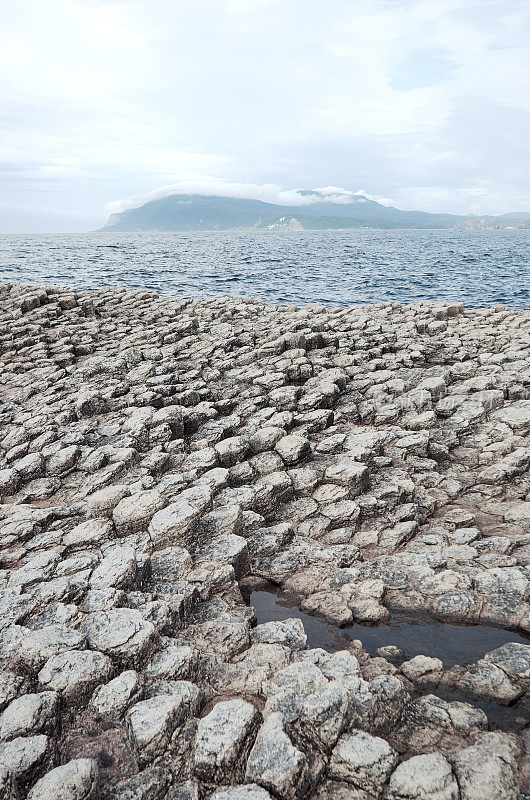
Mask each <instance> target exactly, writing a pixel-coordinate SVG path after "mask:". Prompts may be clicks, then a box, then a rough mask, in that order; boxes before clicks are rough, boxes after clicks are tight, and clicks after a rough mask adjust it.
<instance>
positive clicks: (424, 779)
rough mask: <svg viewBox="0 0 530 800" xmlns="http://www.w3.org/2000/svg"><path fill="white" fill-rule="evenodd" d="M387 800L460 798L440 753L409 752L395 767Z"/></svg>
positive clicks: (443, 757) (451, 773)
mask: <svg viewBox="0 0 530 800" xmlns="http://www.w3.org/2000/svg"><path fill="white" fill-rule="evenodd" d="M386 798H388V800H460V795H459V790H458V783H457V782H456V779H455V776H454V775H453V771H452V769H451V764H450V763H449V762H448V760H447V759H446V758H445V756H443V755H442V754H441V753H427V754H425V755H420V756H413V757H412V758H409V759H408V760H407V761H403V762H402V763H401V764H399V766H397V767H396V769H395V770H394V772H393V773H392V775H391V776H390V781H389V783H388V789H387V794H386Z"/></svg>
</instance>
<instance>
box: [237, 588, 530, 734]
mask: <svg viewBox="0 0 530 800" xmlns="http://www.w3.org/2000/svg"><path fill="white" fill-rule="evenodd" d="M246 599H247V602H248V603H249V605H251V606H253V607H254V608H255V610H256V616H257V621H258V625H259V624H261V623H263V622H271V621H278V620H283V619H289V618H292V617H296V618H297V619H300V620H302V622H303V624H304V628H305V632H306V634H307V646H308V647H309V648H314V647H322V648H323V649H324V650H327V651H328V652H335V651H336V650H344V649H345V648H347V647H349V645H350V643H351V642H352V641H353V640H354V639H359V640H360V641H361V642H362V644H363V647H364V649H365V650H366V651H367V652H368V653H370V654H373V652H374V650H376V649H377V648H378V647H383V646H386V645H394V646H396V647H399V648H400V649H401V650H402V651H403V652H404V653H405V656H406V659H410V658H413V657H414V656H417V655H420V654H421V655H426V656H431V657H433V658H439V659H440V660H441V661H442V662H443V665H444V667H445V668H446V669H447V668H449V667H451V666H453V665H454V664H462V665H463V664H471V663H473V662H475V661H478V660H479V659H480V658H483V656H484V655H485V653H487V652H489V651H490V650H494V649H495V648H496V647H500V646H501V645H503V644H506V643H507V642H518V643H520V644H530V640H529V639H527V638H525V637H524V636H521V635H520V634H518V633H515V632H514V631H506V630H503V629H502V628H489V627H487V626H485V625H451V624H449V623H443V622H437V621H436V620H426V619H424V618H423V619H422V618H421V617H405V616H402V615H395V616H393V617H391V618H390V620H389V621H388V622H386V623H384V624H382V625H377V626H374V627H369V626H366V625H360V624H353V625H349V626H348V627H346V628H339V627H337V626H335V625H332V624H331V623H329V622H326V621H325V620H324V619H322V618H320V617H315V616H312V615H310V614H304V612H303V611H300V609H299V608H298V606H297V605H296V601H295V599H294V598H289V597H288V596H286V595H285V594H283V593H282V592H281V590H279V589H275V587H273V586H271V588H270V589H267V590H266V591H263V590H260V591H254V592H252V593H251V594H250V595H248V596H247V598H246ZM426 693H427V694H429V692H426ZM431 693H432V694H436V695H437V696H438V697H441V698H442V699H444V700H448V701H459V702H466V703H470V704H471V705H473V706H475V707H476V708H481V709H482V710H483V711H484V712H485V714H486V716H487V717H488V721H489V724H490V727H491V728H500V729H503V730H510V729H514V728H515V729H520V728H521V727H524V726H525V724H528V723H529V722H530V708H528V707H527V705H526V704H524V705H521V704H520V703H519V704H518V705H517V706H514V707H506V706H501V705H497V704H496V703H489V702H482V701H478V700H474V699H470V698H468V697H464V696H462V695H459V694H456V693H453V692H435V691H433V692H431ZM523 702H524V701H523Z"/></svg>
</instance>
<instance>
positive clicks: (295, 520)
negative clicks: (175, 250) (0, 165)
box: [0, 284, 530, 800]
mask: <svg viewBox="0 0 530 800" xmlns="http://www.w3.org/2000/svg"><path fill="white" fill-rule="evenodd" d="M0 363H1V374H0V496H1V505H0V796H1V797H2V798H6V800H19V799H20V798H24V797H27V798H29V799H30V800H95V798H102V800H206V799H207V800H306V799H307V800H309V799H311V800H517V798H521V797H527V796H530V795H527V794H526V792H527V790H528V789H529V788H530V730H529V728H528V716H529V714H528V703H529V701H530V698H529V693H530V640H529V644H524V643H522V641H524V640H522V639H521V636H530V570H529V567H530V476H529V473H528V468H529V466H530V435H529V433H530V313H529V312H518V311H514V310H511V309H509V308H506V307H501V306H498V307H495V308H492V309H488V310H478V311H477V310H474V311H466V310H464V308H463V306H462V305H461V304H459V303H455V304H453V305H450V306H443V305H436V304H432V303H414V304H411V305H408V306H401V305H399V304H387V305H380V306H372V307H362V308H361V307H354V308H348V309H337V310H330V309H327V308H324V307H322V306H319V305H313V306H308V307H305V308H301V309H297V308H295V307H289V308H280V307H276V306H264V305H263V304H260V303H256V302H252V301H250V300H246V299H241V298H234V299H225V300H211V301H209V300H180V299H167V298H160V297H159V296H158V295H157V294H156V293H154V292H150V291H136V292H126V291H125V290H121V289H109V290H105V291H98V292H73V291H71V290H66V289H57V288H50V287H49V288H37V287H34V286H31V287H30V286H17V285H10V284H4V285H2V286H0ZM271 585H272V586H274V587H276V589H277V590H281V591H284V592H286V593H287V594H288V596H289V597H290V598H294V599H295V601H296V603H297V604H298V605H299V607H300V608H301V610H303V611H305V612H307V613H310V614H314V615H318V616H319V617H323V618H325V619H326V620H328V621H329V622H331V623H333V624H334V625H340V626H347V625H348V624H351V623H353V622H361V623H364V624H369V625H378V624H382V623H384V622H385V621H386V620H387V619H388V617H389V615H392V614H396V613H403V612H405V613H407V614H418V613H419V614H421V615H423V617H424V621H425V622H426V624H429V622H431V623H432V624H436V623H437V622H440V621H442V622H445V623H447V622H450V623H460V624H480V625H483V626H491V627H496V628H502V629H505V630H510V631H513V636H514V641H508V643H505V644H503V645H502V646H500V647H498V648H496V649H494V650H493V651H490V652H484V654H483V657H482V658H480V659H479V660H475V662H474V663H472V664H468V663H465V661H463V663H461V664H456V665H452V666H449V667H448V666H446V665H445V664H444V663H443V660H441V659H436V658H432V657H429V656H426V655H416V656H414V657H413V658H410V657H408V656H407V654H406V653H402V652H401V651H400V650H399V649H398V648H396V647H395V646H392V644H391V643H390V644H389V645H388V646H386V647H382V648H379V649H378V650H377V651H376V652H372V653H368V652H366V651H365V650H364V649H363V646H362V644H361V642H360V641H358V640H355V641H352V643H351V646H349V647H347V648H346V649H342V650H338V651H337V652H327V651H326V650H324V649H321V648H312V649H308V646H307V637H306V633H305V631H304V627H303V625H302V623H301V621H300V620H299V619H296V618H293V619H287V620H280V621H265V622H263V623H261V624H256V622H257V620H256V615H255V611H254V609H253V608H252V606H251V605H249V604H248V602H246V601H245V598H247V599H248V596H249V594H250V593H251V592H252V591H253V590H256V589H263V588H266V587H270V586H271ZM459 630H460V629H459ZM462 630H464V631H465V628H464V629H462ZM447 692H450V693H451V695H450V698H451V699H443V697H440V694H441V693H447ZM484 701H486V702H488V703H490V704H495V706H496V707H499V708H501V709H502V707H510V710H511V711H512V717H511V719H512V724H511V725H510V726H508V727H507V729H506V730H495V729H494V727H495V726H494V725H492V724H490V723H489V722H488V717H487V715H486V713H485V712H484V710H483V709H482V707H481V705H480V703H481V702H484ZM514 719H515V722H513V720H514Z"/></svg>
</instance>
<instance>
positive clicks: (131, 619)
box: [84, 608, 155, 666]
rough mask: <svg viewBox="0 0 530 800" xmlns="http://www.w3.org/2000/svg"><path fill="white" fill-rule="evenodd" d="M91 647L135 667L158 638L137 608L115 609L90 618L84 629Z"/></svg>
mask: <svg viewBox="0 0 530 800" xmlns="http://www.w3.org/2000/svg"><path fill="white" fill-rule="evenodd" d="M84 628H85V633H86V637H87V639H88V643H89V645H90V647H91V648H92V649H94V650H100V651H101V652H103V653H106V654H107V655H109V656H111V658H116V659H117V660H118V661H119V663H123V664H125V665H128V666H129V665H131V666H132V665H134V664H135V663H137V662H138V661H139V660H140V659H142V658H143V657H144V656H145V655H146V654H147V652H148V651H149V649H150V647H151V645H152V642H153V640H154V637H155V629H154V626H153V625H152V624H151V623H150V622H147V621H146V620H145V619H144V618H143V617H142V615H141V613H140V612H139V611H136V610H135V609H133V608H112V609H110V611H96V612H94V613H93V614H89V615H88V617H87V620H86V622H85V625H84Z"/></svg>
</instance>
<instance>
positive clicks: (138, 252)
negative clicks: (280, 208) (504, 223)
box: [0, 230, 530, 308]
mask: <svg viewBox="0 0 530 800" xmlns="http://www.w3.org/2000/svg"><path fill="white" fill-rule="evenodd" d="M2 281H12V282H15V281H16V282H21V283H34V284H59V285H67V286H72V287H75V288H78V289H99V288H102V287H108V286H126V287H127V288H131V289H133V288H134V289H137V288H149V289H156V290H157V291H158V292H160V293H161V294H164V295H172V296H193V297H214V296H226V295H243V296H245V297H252V298H254V299H257V300H262V301H264V302H266V303H274V304H281V305H285V304H293V303H294V304H300V305H301V304H304V303H311V302H315V301H319V302H321V303H324V304H326V305H330V306H332V305H338V306H347V305H352V304H367V303H380V302H388V301H398V302H403V303H406V302H410V301H412V300H437V301H451V300H463V301H464V303H465V305H466V306H467V307H469V308H474V307H484V306H490V305H494V304H496V303H506V304H508V305H510V306H513V307H515V308H530V230H483V231H456V230H446V231H418V230H413V231H382V230H360V231H299V232H298V231H296V232H287V231H279V232H270V231H256V232H251V233H248V232H240V231H237V232H219V233H216V232H207V233H160V234H154V233H87V234H55V235H46V236H44V235H33V236H25V235H16V236H15V235H13V236H11V235H4V236H0V282H2Z"/></svg>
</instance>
